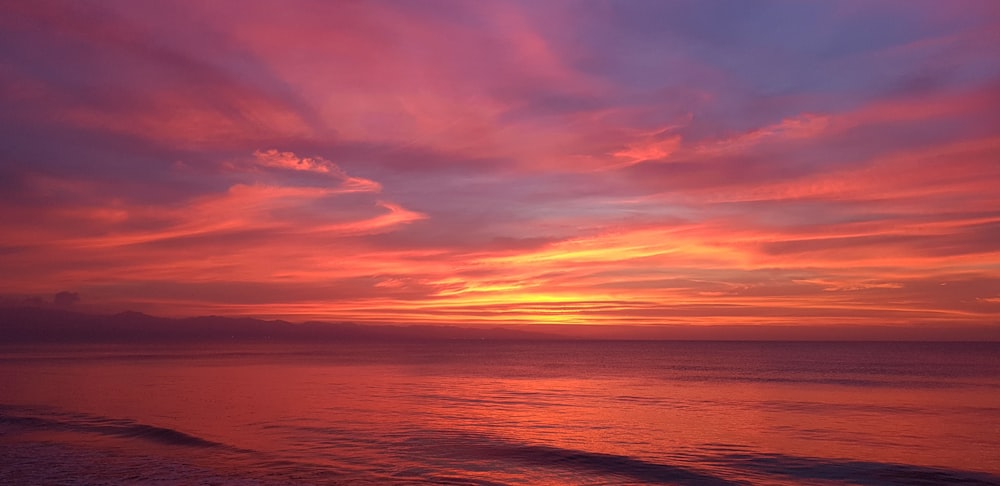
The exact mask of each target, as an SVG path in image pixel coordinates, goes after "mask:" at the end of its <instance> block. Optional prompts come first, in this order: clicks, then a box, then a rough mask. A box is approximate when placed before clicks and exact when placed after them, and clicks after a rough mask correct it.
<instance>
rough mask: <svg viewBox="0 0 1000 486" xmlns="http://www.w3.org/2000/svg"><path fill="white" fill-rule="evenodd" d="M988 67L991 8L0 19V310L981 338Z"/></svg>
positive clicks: (714, 6)
mask: <svg viewBox="0 0 1000 486" xmlns="http://www.w3.org/2000/svg"><path fill="white" fill-rule="evenodd" d="M998 49H1000V2H996V1H993V0H981V1H976V0H968V1H966V0H949V1H947V2H943V1H939V0H933V1H921V0H901V1H870V0H863V1H860V0H859V1H854V0H841V1H830V2H802V1H755V2H740V1H711V0H697V1H660V0H655V1H640V0H636V1H599V0H588V1H569V2H566V1H557V0H553V1H545V2H537V1H524V2H519V1H513V0H511V1H482V2H479V1H475V2H473V1H408V0H400V1H384V2H379V1H336V2H329V1H300V0H294V1H282V2H270V1H245V0H240V1H227V0H213V1H202V0H197V1H186V0H176V1H174V0H172V1H163V2H160V1H151V2H134V1H131V0H128V1H114V0H107V1H101V2H75V1H74V2H70V1H66V2H60V1H32V2H24V1H16V0H10V1H7V0H0V106H2V107H3V109H2V110H0V275H2V276H3V278H2V279H0V296H2V298H3V300H4V302H7V303H11V302H21V301H25V299H32V298H34V299H36V300H37V299H38V298H45V299H49V300H51V299H52V296H53V295H56V294H57V293H59V292H62V294H60V297H59V298H56V299H55V300H56V302H55V303H56V304H64V305H72V306H76V307H77V308H80V309H90V310H103V311H121V310H125V309H131V310H137V311H143V312H149V313H154V314H158V315H166V316H191V315H206V314H214V315H241V316H242V315H246V316H259V317H267V318H282V319H288V320H292V321H303V320H311V319H320V320H328V321H352V322H360V323H421V324H427V323H430V324H491V325H501V324H584V325H634V326H678V325H683V326H686V325H692V326H696V325H701V326H703V325H717V326H719V325H727V326H735V325H740V326H743V325H758V326H764V325H771V326H774V325H777V326H799V327H802V326H825V325H848V326H850V325H857V326H863V325H892V326H900V329H902V331H901V332H905V329H907V328H909V327H912V326H996V325H997V324H998V323H1000V55H998Z"/></svg>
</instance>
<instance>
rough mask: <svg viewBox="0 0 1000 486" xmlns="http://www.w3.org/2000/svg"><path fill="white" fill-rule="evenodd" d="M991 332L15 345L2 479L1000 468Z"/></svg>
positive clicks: (600, 475)
mask: <svg viewBox="0 0 1000 486" xmlns="http://www.w3.org/2000/svg"><path fill="white" fill-rule="evenodd" d="M998 451H1000V345H998V344H996V343H985V344H984V343H978V344H975V343H781V342H771V343H725V342H491V341H441V342H428V343H409V344H399V343H395V344H385V343H342V344H333V345H314V346H305V345H284V344H270V345H263V344H260V345H212V346H199V345H171V346H125V345H116V346H48V347H37V346H36V347H20V348H19V347H5V348H2V351H0V482H3V483H5V484H11V483H32V484H37V483H49V484H51V483H59V482H63V481H79V482H85V483H96V484H132V483H135V482H137V481H162V482H167V483H171V482H172V483H176V484H199V483H201V484H210V483H211V484H290V483H319V484H366V483H367V484H393V483H400V484H412V483H416V484H419V483H426V484H636V483H649V484H761V483H764V484H802V483H804V482H805V483H809V484H942V483H945V484H947V483H958V482H961V483H963V484H1000V452H998Z"/></svg>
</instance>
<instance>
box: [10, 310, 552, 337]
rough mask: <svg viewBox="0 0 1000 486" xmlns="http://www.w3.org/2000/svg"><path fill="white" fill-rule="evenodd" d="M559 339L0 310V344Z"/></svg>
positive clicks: (422, 328)
mask: <svg viewBox="0 0 1000 486" xmlns="http://www.w3.org/2000/svg"><path fill="white" fill-rule="evenodd" d="M553 338H559V337H558V336H552V335H548V334H544V333H539V332H530V331H522V330H515V329H503V328H467V327H452V326H426V325H413V326H390V325H362V324H354V323H328V322H306V323H302V324H293V323H290V322H286V321H280V320H274V321H266V320H261V319H253V318H248V317H219V316H202V317H190V318H181V319H174V318H166V317H155V316H150V315H147V314H143V313H140V312H131V311H129V312H122V313H119V314H114V315H94V314H83V313H79V312H71V311H67V310H61V309H53V308H44V307H8V308H0V343H8V344H10V343H42V342H51V343H115V342H176V341H291V342H300V341H301V342H323V341H346V340H385V341H419V340H449V339H453V340H457V339H493V340H529V339H530V340H537V339H553Z"/></svg>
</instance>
